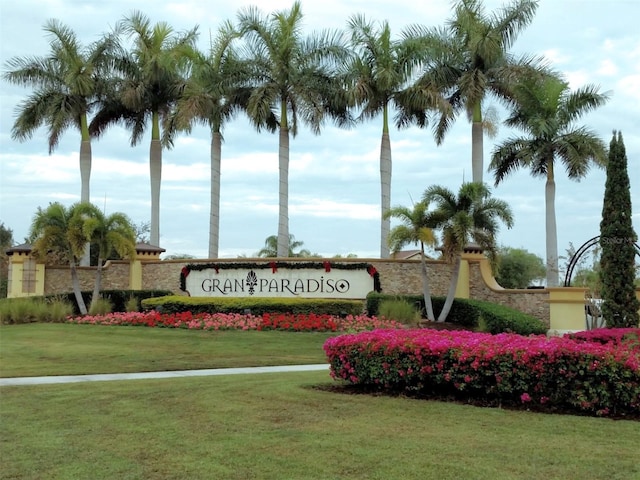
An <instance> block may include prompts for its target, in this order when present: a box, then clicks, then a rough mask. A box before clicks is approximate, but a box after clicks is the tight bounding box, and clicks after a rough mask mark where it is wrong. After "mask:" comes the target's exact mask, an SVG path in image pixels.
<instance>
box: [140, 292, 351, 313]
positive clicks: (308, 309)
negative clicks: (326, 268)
mask: <svg viewBox="0 0 640 480" xmlns="http://www.w3.org/2000/svg"><path fill="white" fill-rule="evenodd" d="M141 305H142V309H143V310H153V309H157V310H160V311H162V312H163V313H179V312H187V311H189V312H191V313H194V314H196V313H245V312H247V311H250V312H251V313H252V314H253V315H262V314H264V313H293V314H299V313H307V314H308V313H314V314H317V315H323V314H326V315H336V316H344V315H360V314H361V313H362V310H363V304H362V301H360V300H341V299H324V298H320V299H314V298H261V297H239V298H218V297H215V298H213V297H185V296H178V295H169V296H166V297H156V298H147V299H145V300H142V302H141Z"/></svg>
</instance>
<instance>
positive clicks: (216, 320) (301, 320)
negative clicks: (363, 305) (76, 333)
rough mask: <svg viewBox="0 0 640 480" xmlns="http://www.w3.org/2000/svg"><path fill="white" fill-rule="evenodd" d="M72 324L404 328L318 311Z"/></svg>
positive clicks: (112, 316)
mask: <svg viewBox="0 0 640 480" xmlns="http://www.w3.org/2000/svg"><path fill="white" fill-rule="evenodd" d="M67 322H68V323H75V324H91V325H125V326H145V327H166V328H188V329H197V330H289V331H295V332H347V331H349V332H361V331H365V330H373V329H374V328H400V327H401V326H402V325H401V324H400V323H398V322H395V321H393V320H387V319H384V318H378V317H369V316H366V315H358V316H354V315H348V316H346V317H334V316H331V315H315V314H264V315H262V316H255V315H246V314H236V313H214V314H207V313H199V314H195V315H194V314H192V313H191V312H182V313H170V314H163V313H160V312H157V311H150V312H142V313H140V312H127V313H122V312H120V313H109V314H106V315H96V316H91V315H85V316H82V317H70V318H68V319H67Z"/></svg>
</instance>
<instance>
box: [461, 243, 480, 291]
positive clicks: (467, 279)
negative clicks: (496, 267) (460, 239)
mask: <svg viewBox="0 0 640 480" xmlns="http://www.w3.org/2000/svg"><path fill="white" fill-rule="evenodd" d="M482 252H483V249H482V247H480V246H479V245H476V244H469V245H467V246H466V247H465V248H464V250H463V251H462V258H461V260H460V275H459V276H458V284H457V286H456V298H470V294H471V269H470V264H471V263H480V262H483V261H484V262H485V263H488V260H487V257H485V255H484V253H482Z"/></svg>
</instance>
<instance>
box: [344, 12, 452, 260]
mask: <svg viewBox="0 0 640 480" xmlns="http://www.w3.org/2000/svg"><path fill="white" fill-rule="evenodd" d="M348 26H349V31H350V32H351V46H352V49H353V50H354V52H355V56H354V57H353V59H352V61H351V62H350V63H349V66H348V68H347V70H348V73H347V81H348V83H349V85H350V86H351V91H350V93H351V96H352V101H353V103H354V104H355V105H356V106H358V107H359V108H360V109H361V113H360V117H359V119H360V120H364V119H371V118H374V117H376V116H378V115H379V114H382V139H381V141H380V190H381V202H380V203H381V223H380V257H381V258H389V244H388V242H387V239H388V237H389V229H390V217H389V216H388V215H386V212H387V211H388V210H389V209H390V208H391V171H392V161H391V141H390V138H389V113H390V109H391V108H393V107H395V111H396V117H395V120H396V122H395V123H396V126H397V127H398V128H400V127H402V126H407V125H408V124H409V123H410V122H412V121H415V122H416V123H418V124H419V125H421V126H424V125H425V124H426V114H425V111H427V110H429V109H431V108H435V105H436V104H437V103H438V100H439V99H440V96H439V95H438V94H437V92H436V93H434V94H432V95H422V96H421V95H416V94H415V92H412V90H411V88H410V87H411V85H410V84H409V82H410V80H412V76H413V74H414V71H415V69H416V67H418V66H419V65H420V64H421V63H420V62H421V61H422V58H423V55H424V48H423V44H422V43H420V42H419V41H418V40H417V39H416V38H414V37H411V36H405V37H404V38H403V39H402V40H392V39H391V29H390V27H389V23H388V22H386V21H385V22H383V23H381V24H380V25H375V24H373V23H371V22H368V21H367V20H366V19H365V17H364V16H363V15H354V16H352V17H351V18H350V20H349V23H348ZM425 92H428V91H426V90H425V91H424V92H423V93H425Z"/></svg>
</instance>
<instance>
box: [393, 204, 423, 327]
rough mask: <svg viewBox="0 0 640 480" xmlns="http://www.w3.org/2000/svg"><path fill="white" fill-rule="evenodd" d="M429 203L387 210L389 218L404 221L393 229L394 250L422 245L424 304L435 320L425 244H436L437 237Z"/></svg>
mask: <svg viewBox="0 0 640 480" xmlns="http://www.w3.org/2000/svg"><path fill="white" fill-rule="evenodd" d="M428 208H429V206H428V204H427V203H425V202H418V203H416V204H414V206H413V210H410V209H409V208H407V207H402V206H398V207H393V208H391V209H389V210H387V212H386V214H385V215H386V216H387V217H388V218H396V219H398V220H400V221H401V222H402V223H401V224H400V225H397V226H395V227H393V228H392V229H391V232H390V234H389V239H388V243H389V245H390V247H391V249H392V251H393V252H394V253H395V252H398V251H400V250H402V248H403V247H404V246H406V245H408V244H416V243H417V244H419V245H420V261H421V264H422V265H421V266H422V268H421V274H422V294H423V296H424V305H425V310H426V312H427V320H429V321H432V322H433V321H435V315H434V313H433V303H432V302H431V291H430V288H429V274H428V272H427V262H426V260H425V255H424V246H425V244H426V245H431V246H433V245H435V244H436V238H435V235H434V233H433V230H432V229H431V228H430V226H429V225H430V218H429V214H428Z"/></svg>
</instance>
